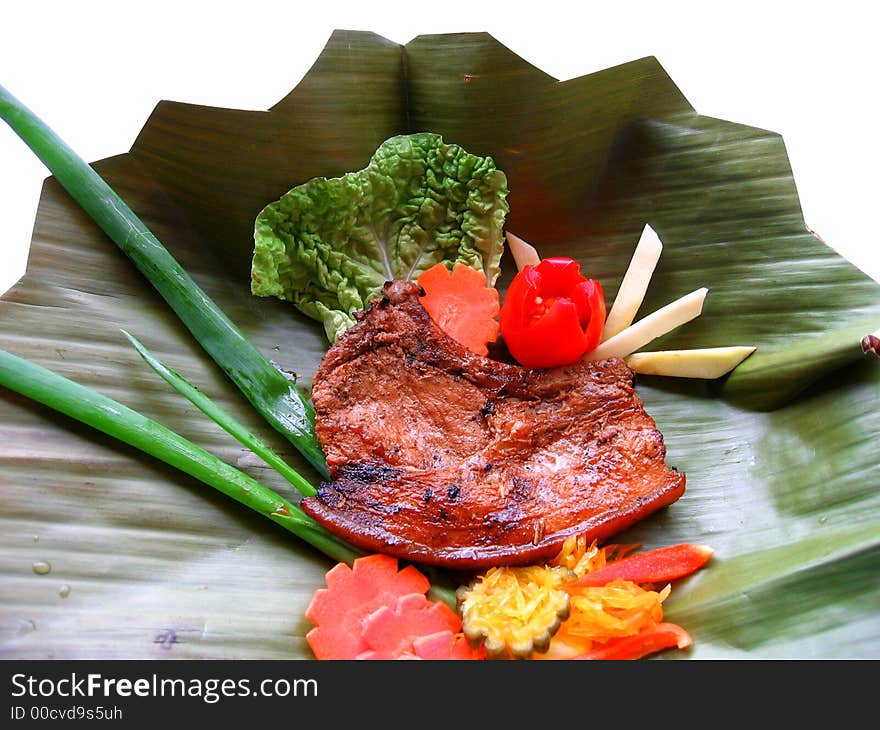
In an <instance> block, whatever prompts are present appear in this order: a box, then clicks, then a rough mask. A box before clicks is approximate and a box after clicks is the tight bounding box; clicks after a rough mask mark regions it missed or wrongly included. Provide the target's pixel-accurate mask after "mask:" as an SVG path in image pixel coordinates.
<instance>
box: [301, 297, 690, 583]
mask: <svg viewBox="0 0 880 730" xmlns="http://www.w3.org/2000/svg"><path fill="white" fill-rule="evenodd" d="M312 398H313V402H314V405H315V410H316V422H317V435H318V438H319V440H320V441H321V444H322V446H323V447H324V451H325V453H326V455H327V464H328V466H329V469H330V474H331V478H332V481H331V482H328V483H325V484H322V485H321V487H320V488H319V491H318V494H317V495H316V496H314V497H309V498H306V499H304V500H303V502H302V506H303V509H304V510H305V511H306V512H307V513H309V514H310V515H312V516H313V517H314V518H315V519H316V520H318V521H319V522H320V523H321V524H323V525H324V526H325V527H327V528H328V529H329V530H331V531H332V532H334V533H336V534H338V535H340V536H342V537H344V538H345V539H346V540H348V541H349V542H351V543H353V544H354V545H357V546H360V547H362V548H364V549H366V550H370V551H378V552H384V553H387V554H389V555H393V556H396V557H399V558H402V559H406V560H411V561H415V562H420V563H426V564H432V565H441V566H447V567H452V568H460V569H464V570H471V569H478V568H483V567H487V566H492V565H504V564H523V563H533V562H537V561H540V560H544V559H548V558H550V557H552V556H554V555H555V554H556V553H557V552H558V551H559V549H560V547H561V544H562V542H563V540H565V538H567V537H569V536H573V535H579V534H584V535H586V536H587V539H588V540H592V539H598V540H600V541H601V540H603V539H605V538H607V537H609V536H611V535H612V534H614V533H615V532H618V531H619V530H622V529H623V528H625V527H627V526H629V525H631V524H632V523H634V522H636V521H638V520H640V519H642V518H643V517H645V516H646V515H648V514H650V513H651V512H654V511H655V510H657V509H659V508H661V507H664V506H666V505H668V504H670V503H672V502H674V501H675V500H676V499H678V498H679V497H680V496H681V495H682V493H683V492H684V487H685V476H684V474H681V473H679V472H677V471H675V470H673V469H670V468H669V467H668V466H667V465H666V463H665V461H664V459H665V455H666V449H665V446H664V443H663V436H662V435H661V434H660V432H659V431H658V430H657V428H656V424H655V423H654V420H653V419H652V418H651V417H650V416H649V415H648V414H647V413H646V412H645V409H644V407H643V406H642V402H641V400H640V399H639V397H638V395H637V394H636V392H635V390H634V388H633V373H632V371H631V370H630V369H629V368H628V367H627V365H626V363H625V362H624V361H623V360H621V359H619V358H615V359H609V360H600V361H598V362H580V363H577V364H575V365H572V366H569V367H563V368H554V369H550V370H529V369H526V368H522V367H519V366H518V365H512V364H507V363H503V362H500V361H497V360H492V359H488V358H485V357H480V356H479V355H475V354H474V353H472V352H470V351H469V350H467V349H466V348H464V347H462V346H461V345H459V344H458V343H457V342H455V341H454V340H452V339H451V338H450V337H448V336H447V335H445V334H444V333H443V332H442V331H441V330H440V329H439V328H438V327H437V326H436V325H435V324H434V322H433V321H432V319H431V317H430V315H429V314H428V313H427V312H426V311H425V309H424V308H423V307H422V305H421V304H420V302H419V288H418V286H417V285H416V284H414V283H412V282H405V281H395V282H389V283H388V284H386V286H385V289H384V291H383V296H382V298H381V299H379V300H376V301H375V302H373V303H372V304H371V305H370V306H369V307H368V308H367V309H366V310H365V311H364V312H363V313H361V315H360V316H359V321H358V323H357V324H356V325H355V326H354V327H352V328H351V329H350V330H349V331H348V332H347V333H346V334H345V335H343V336H342V337H341V338H340V339H339V340H338V341H337V342H336V344H335V345H333V346H332V347H331V348H330V349H329V350H328V352H327V354H326V356H325V357H324V360H323V362H322V363H321V366H320V368H319V369H318V372H317V373H316V375H315V379H314V383H313V391H312Z"/></svg>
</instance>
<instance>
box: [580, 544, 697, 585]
mask: <svg viewBox="0 0 880 730" xmlns="http://www.w3.org/2000/svg"><path fill="white" fill-rule="evenodd" d="M713 552H714V551H713V550H712V548H710V547H709V546H708V545H691V544H688V543H682V544H680V545H670V546H669V547H662V548H656V549H654V550H646V551H645V552H643V553H635V554H634V555H629V556H627V557H625V558H621V559H620V560H613V561H611V562H609V563H606V564H605V565H604V566H603V567H601V568H599V569H598V570H595V571H593V572H592V573H586V574H584V575H582V576H581V577H580V578H578V579H577V580H575V581H573V582H572V583H569V586H602V585H605V584H606V583H610V582H611V581H612V580H628V581H632V582H633V583H666V582H668V581H671V580H675V579H676V578H683V577H684V576H686V575H690V574H691V573H693V572H695V571H697V570H699V569H700V568H702V567H703V566H704V565H705V564H706V563H707V562H708V561H709V558H711V557H712V553H713Z"/></svg>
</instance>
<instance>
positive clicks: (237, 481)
mask: <svg viewBox="0 0 880 730" xmlns="http://www.w3.org/2000/svg"><path fill="white" fill-rule="evenodd" d="M0 385H2V386H4V387H6V388H9V389H10V390H13V391H15V392H16V393H20V394H21V395H23V396H26V397H27V398H30V399H32V400H35V401H37V402H38V403H42V404H43V405H45V406H48V407H49V408H52V409H53V410H56V411H58V412H59V413H63V414H65V415H67V416H70V417H71V418H74V419H76V420H77V421H81V422H82V423H85V424H86V425H88V426H91V427H92V428H95V429H97V430H99V431H102V432H103V433H106V434H107V435H108V436H112V437H113V438H115V439H118V440H119V441H122V442H124V443H126V444H129V445H130V446H133V447H134V448H136V449H139V450H141V451H143V452H144V453H146V454H149V455H150V456H153V457H155V458H157V459H159V460H161V461H163V462H165V463H166V464H168V465H170V466H173V467H174V468H176V469H179V470H180V471H182V472H184V473H186V474H189V475H190V476H192V477H195V478H196V479H198V480H199V481H200V482H202V483H204V484H207V485H208V486H210V487H213V488H214V489H216V490H218V491H220V492H222V493H223V494H225V495H226V496H228V497H231V498H232V499H234V500H236V501H237V502H240V503H241V504H243V505H245V506H246V507H249V508H250V509H252V510H254V511H255V512H258V513H259V514H261V515H263V516H264V517H268V518H269V519H270V520H272V521H273V522H276V523H277V524H279V525H281V526H282V527H284V528H285V529H286V530H289V531H290V532H292V533H293V534H294V535H296V536H297V537H299V538H301V539H302V540H304V541H305V542H307V543H308V544H309V545H312V546H313V547H315V548H317V549H318V550H320V551H321V552H322V553H324V554H325V555H326V556H328V557H329V558H332V559H333V560H338V561H343V562H347V563H351V561H352V560H354V559H355V558H356V557H358V555H360V554H361V553H360V552H359V551H357V550H356V549H355V548H353V547H352V546H350V545H348V544H347V543H345V542H343V541H342V540H341V539H340V538H338V537H336V535H334V534H332V533H331V532H329V531H327V530H326V529H324V528H323V527H321V526H320V525H319V524H318V523H317V522H315V520H314V519H312V518H311V517H309V516H308V515H307V514H306V513H305V512H303V511H302V510H301V509H300V508H299V507H297V506H296V505H295V504H293V503H292V502H290V501H289V500H287V499H285V498H284V497H282V496H281V495H279V494H276V493H275V492H274V491H273V490H271V489H269V488H268V487H266V486H264V485H263V484H261V483H260V482H258V481H257V480H255V479H253V478H252V477H250V476H248V475H247V474H245V473H244V472H242V471H239V470H238V469H236V468H235V467H233V466H230V465H229V464H227V463H226V462H224V461H223V460H222V459H219V458H217V457H216V456H214V455H213V454H211V453H209V452H208V451H205V450H204V449H203V448H201V447H200V446H197V445H196V444H194V443H192V442H191V441H188V440H187V439H185V438H184V437H183V436H180V435H179V434H177V433H175V432H174V431H172V430H171V429H168V428H166V427H165V426H163V425H161V424H160V423H158V422H156V421H154V420H152V419H150V418H147V417H146V416H144V415H142V414H140V413H138V412H137V411H134V410H132V409H131V408H128V407H127V406H124V405H122V404H121V403H118V402H117V401H114V400H112V399H111V398H108V397H107V396H104V395H102V394H100V393H98V392H97V391H94V390H91V389H90V388H87V387H85V386H83V385H80V384H78V383H75V382H73V381H72V380H69V379H67V378H65V377H64V376H62V375H58V374H57V373H54V372H52V371H51V370H47V369H46V368H44V367H42V366H40V365H37V364H36V363H32V362H30V361H28V360H25V359H22V358H20V357H17V356H16V355H13V354H11V353H9V352H6V351H5V350H2V349H0Z"/></svg>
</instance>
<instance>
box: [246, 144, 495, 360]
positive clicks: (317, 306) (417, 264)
mask: <svg viewBox="0 0 880 730" xmlns="http://www.w3.org/2000/svg"><path fill="white" fill-rule="evenodd" d="M507 194H508V189H507V177H506V175H505V174H504V173H503V172H502V171H501V170H498V169H497V168H496V167H495V163H494V161H493V160H492V158H491V157H478V156H476V155H472V154H470V153H468V152H466V151H465V150H464V149H462V148H461V147H459V146H458V145H455V144H446V143H444V141H443V138H442V137H441V136H440V135H438V134H431V133H427V132H422V133H417V134H410V135H399V136H395V137H391V138H390V139H388V140H386V141H385V142H383V143H382V144H381V145H380V146H379V148H378V149H377V150H376V152H375V154H374V155H373V157H372V159H371V160H370V162H369V164H368V165H367V166H366V167H365V168H364V169H363V170H359V171H357V172H350V173H347V174H345V175H343V176H342V177H337V178H325V177H315V178H312V179H311V180H309V181H307V182H305V183H303V184H302V185H299V186H297V187H295V188H293V189H292V190H290V191H289V192H288V193H286V194H285V195H283V196H282V197H281V199H280V200H278V201H276V202H274V203H271V204H269V205H268V206H266V207H265V208H264V209H263V210H262V211H261V212H260V214H259V216H257V219H256V223H255V226H254V256H253V262H252V267H251V291H252V292H253V293H254V294H256V295H257V296H274V297H278V298H280V299H284V300H287V301H290V302H292V303H293V304H294V305H295V306H296V307H297V308H298V309H299V310H300V311H302V312H303V313H304V314H306V315H308V316H310V317H312V318H314V319H317V320H318V321H320V322H322V323H323V324H324V330H325V331H326V333H327V337H328V338H329V339H330V341H331V342H335V341H336V339H337V338H338V337H339V335H341V334H342V333H343V332H345V330H347V329H348V328H349V327H350V326H351V325H353V324H354V321H355V320H354V313H355V312H358V311H360V310H362V309H363V308H364V307H365V306H366V305H367V303H368V302H369V301H370V300H371V299H374V298H376V297H377V296H379V294H380V291H381V289H382V285H383V284H384V283H385V282H386V281H389V280H391V279H417V278H418V276H419V275H420V274H421V273H422V272H423V271H425V270H427V269H429V268H431V267H432V266H434V265H435V264H437V263H440V262H443V263H445V264H446V265H447V266H450V267H451V266H453V265H454V264H456V263H464V264H467V265H468V266H471V267H473V268H475V269H477V270H479V271H482V272H483V273H485V275H486V280H487V281H488V282H489V283H490V284H493V285H494V283H495V280H496V279H497V277H498V274H499V271H500V261H501V254H502V252H503V249H504V242H503V241H504V239H503V227H504V220H505V218H506V216H507V212H508V210H509V208H508V204H507Z"/></svg>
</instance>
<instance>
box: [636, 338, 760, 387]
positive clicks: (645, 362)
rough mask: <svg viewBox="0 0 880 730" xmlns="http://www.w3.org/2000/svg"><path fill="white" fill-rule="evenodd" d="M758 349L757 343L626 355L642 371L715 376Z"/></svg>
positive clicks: (677, 375) (684, 376) (668, 374)
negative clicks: (754, 344) (745, 345)
mask: <svg viewBox="0 0 880 730" xmlns="http://www.w3.org/2000/svg"><path fill="white" fill-rule="evenodd" d="M754 351H755V348H754V347H744V346H735V347H707V348H702V349H694V350H658V351H656V352H636V353H634V354H632V355H630V356H629V357H627V358H626V364H627V365H629V366H630V368H632V369H633V371H634V372H637V373H640V374H642V375H666V376H670V377H673V378H703V379H706V380H714V379H715V378H720V377H721V376H722V375H727V373H729V372H730V371H731V370H733V369H734V368H735V367H736V366H737V365H739V364H740V363H741V362H742V361H743V360H745V359H746V358H747V357H748V356H749V355H751V354H752V353H753V352H754Z"/></svg>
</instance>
